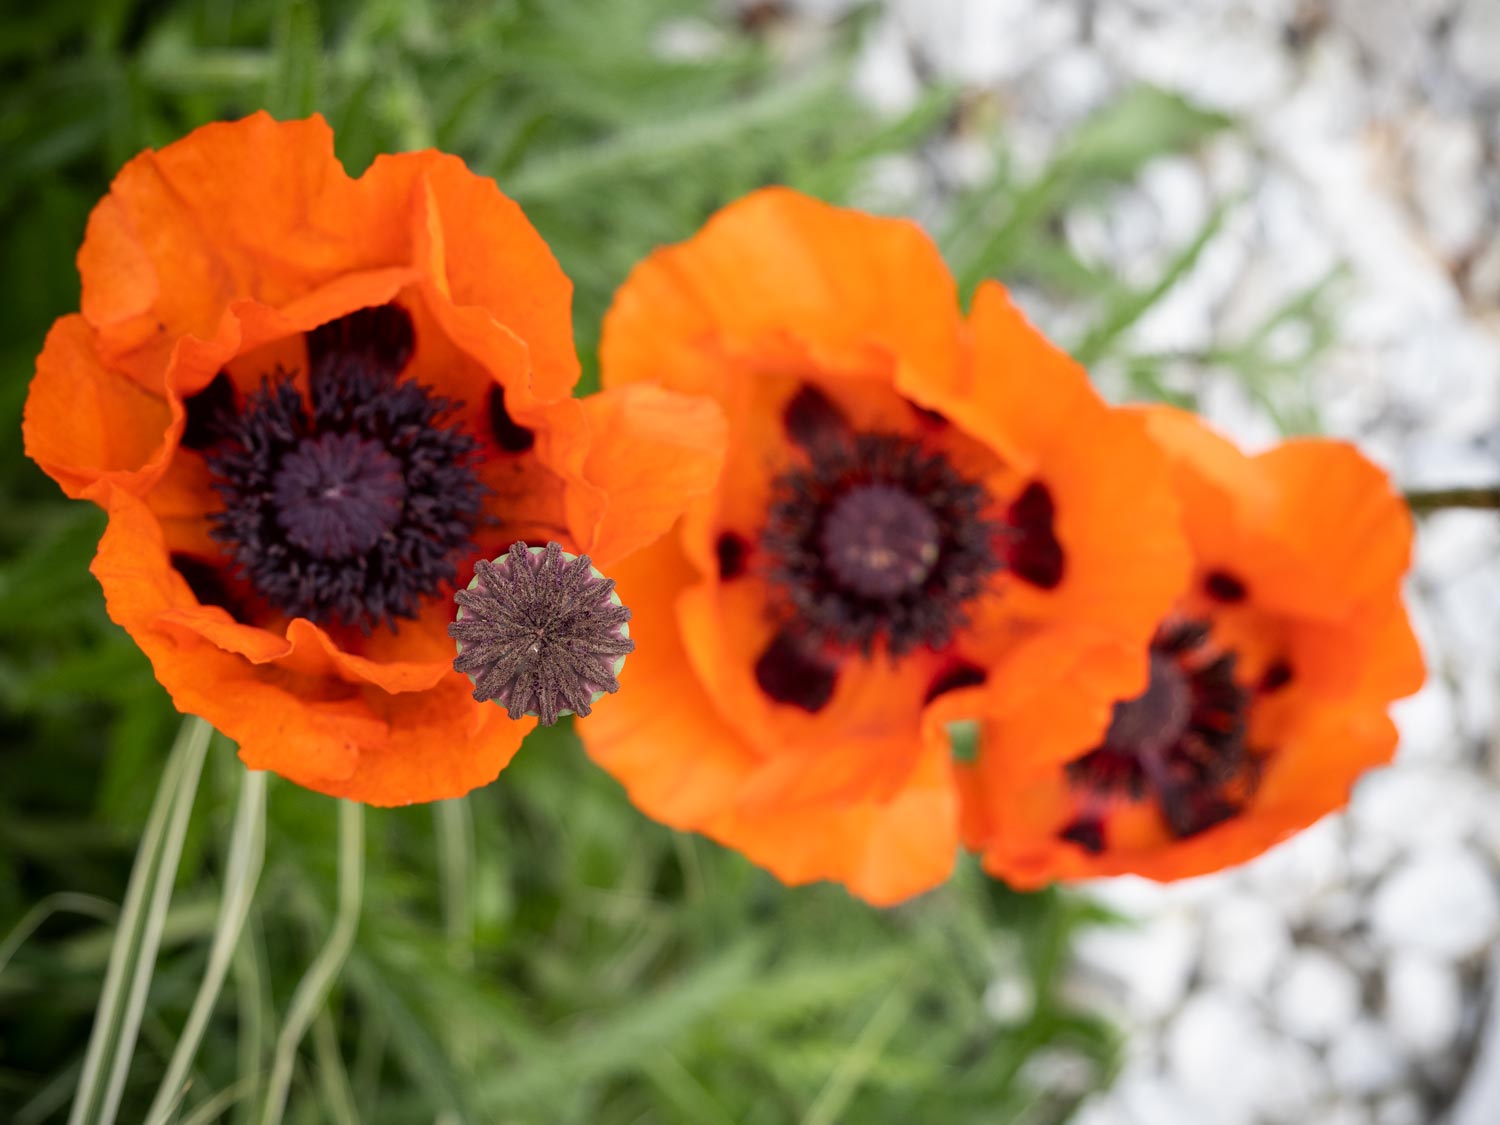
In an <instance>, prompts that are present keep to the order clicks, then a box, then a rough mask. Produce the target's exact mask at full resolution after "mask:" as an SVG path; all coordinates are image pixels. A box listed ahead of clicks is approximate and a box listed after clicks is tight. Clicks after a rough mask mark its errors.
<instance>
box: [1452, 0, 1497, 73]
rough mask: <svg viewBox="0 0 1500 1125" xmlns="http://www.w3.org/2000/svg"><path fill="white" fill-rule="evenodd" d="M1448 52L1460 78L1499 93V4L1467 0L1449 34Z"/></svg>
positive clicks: (1483, 0)
mask: <svg viewBox="0 0 1500 1125" xmlns="http://www.w3.org/2000/svg"><path fill="white" fill-rule="evenodd" d="M1448 50H1449V52H1450V53H1451V55H1452V58H1453V66H1454V67H1455V69H1457V71H1458V72H1459V74H1460V75H1462V76H1463V77H1464V78H1466V79H1468V81H1470V82H1472V83H1473V84H1474V85H1476V86H1478V87H1480V88H1481V89H1486V90H1495V89H1500V67H1497V66H1496V65H1495V63H1496V60H1497V59H1500V4H1495V3H1493V2H1492V0H1468V3H1466V4H1465V5H1464V6H1463V8H1462V10H1461V13H1460V15H1459V17H1458V19H1457V21H1455V23H1454V25H1453V27H1452V28H1450V29H1449V31H1448Z"/></svg>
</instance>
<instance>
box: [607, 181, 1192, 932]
mask: <svg viewBox="0 0 1500 1125" xmlns="http://www.w3.org/2000/svg"><path fill="white" fill-rule="evenodd" d="M601 365H602V370H603V378H604V382H605V385H606V386H608V387H610V388H615V389H618V388H625V387H630V386H636V385H640V384H641V383H642V382H647V381H660V382H662V383H664V384H665V385H666V386H668V387H670V388H672V389H675V390H679V391H685V392H691V393H697V394H704V395H708V396H711V397H712V398H714V399H715V400H717V401H718V402H719V403H721V404H722V405H723V406H724V408H725V413H726V415H727V416H728V417H729V419H730V422H729V428H730V432H729V448H728V454H727V459H726V462H725V469H724V474H723V477H722V478H721V482H720V484H719V486H718V488H717V490H716V491H715V492H714V493H713V494H712V495H711V496H709V497H707V498H705V499H704V500H702V501H700V502H696V503H695V504H694V505H693V507H692V508H690V509H689V512H688V514H687V515H686V516H685V517H684V518H683V521H682V523H681V524H680V526H679V528H678V530H677V532H676V533H675V534H674V535H672V536H670V537H668V538H664V539H662V540H661V541H659V542H658V543H657V544H655V545H654V546H653V547H651V548H649V549H647V550H645V551H643V552H641V553H640V554H638V555H636V556H634V557H633V558H632V559H630V560H628V561H627V562H626V563H624V564H623V565H621V566H618V567H616V568H615V569H614V570H613V571H612V572H611V573H612V575H613V577H614V578H615V579H616V581H617V582H618V584H619V590H620V593H621V596H622V597H623V598H624V600H625V602H626V603H627V604H628V605H630V607H631V609H632V611H633V614H634V616H633V618H632V622H631V630H632V636H633V637H634V638H635V639H636V641H637V644H638V648H637V650H636V653H635V655H634V656H632V657H631V660H630V663H629V664H628V665H627V666H626V668H625V670H624V672H623V673H622V675H621V683H622V685H623V688H624V690H623V691H622V693H621V695H620V696H619V697H618V698H617V699H615V700H613V701H611V704H610V706H609V707H608V708H602V709H601V710H600V712H599V713H598V714H596V715H595V716H593V717H592V718H590V719H589V720H587V721H586V722H583V723H580V724H579V730H580V733H581V735H582V737H583V739H584V742H585V744H586V745H587V747H588V749H589V751H590V753H591V754H592V755H593V757H594V758H595V759H596V760H597V761H599V762H600V763H601V764H602V765H603V766H604V767H605V768H606V769H608V770H609V771H611V772H612V773H613V774H614V775H615V776H616V777H617V778H619V779H620V780H621V781H622V782H623V783H624V785H625V786H626V788H627V789H628V790H629V793H630V795H631V797H632V798H633V799H634V800H635V802H636V803H637V804H638V805H639V806H640V807H641V808H642V809H643V810H644V811H646V812H647V813H649V814H650V815H652V816H654V817H656V818H658V819H660V820H663V821H665V822H667V823H669V824H672V825H674V826H678V827H682V828H690V829H696V830H698V831H701V832H704V833H706V834H707V835H709V836H711V837H713V838H715V839H717V840H719V841H721V842H723V843H725V844H728V845H730V846H732V847H735V848H738V849H740V850H741V851H743V852H744V853H745V854H746V855H748V856H749V857H750V858H751V859H752V860H754V861H756V862H758V863H760V864H762V865H764V866H766V867H768V868H769V869H771V870H772V871H773V872H775V873H776V874H777V875H778V876H780V877H781V878H782V879H783V880H785V881H787V882H790V883H801V882H806V881H811V880H816V879H832V880H837V881H840V882H842V883H844V884H846V885H847V886H848V887H849V889H850V890H852V891H853V892H854V893H856V894H858V895H861V896H863V897H864V898H866V899H868V900H870V901H872V902H877V903H886V902H893V901H896V900H899V899H901V898H904V897H907V896H909V895H912V894H915V893H917V892H918V891H921V890H924V889H927V888H929V887H932V886H934V885H936V884H938V883H940V882H941V881H942V880H943V879H944V878H946V876H947V874H948V872H949V870H950V869H951V867H952V864H953V861H954V857H955V854H956V850H957V846H958V838H959V833H958V825H959V814H958V793H957V788H956V785H955V782H954V778H953V774H952V769H951V765H950V746H949V739H948V735H947V727H946V724H947V722H948V721H950V720H952V719H956V718H959V717H961V716H965V715H969V714H972V713H976V712H977V710H978V709H980V708H981V707H982V706H988V705H990V704H992V703H994V704H999V703H1003V702H1004V701H1005V700H1006V699H1007V698H1008V697H1010V696H1014V695H1017V694H1020V695H1024V694H1026V693H1027V692H1028V691H1029V686H1028V685H1029V684H1030V682H1031V677H1032V675H1033V671H1034V668H1035V667H1036V666H1039V665H1044V666H1048V667H1051V666H1065V667H1068V668H1070V669H1072V671H1073V673H1074V676H1075V679H1076V683H1077V685H1078V690H1077V694H1078V704H1077V705H1078V706H1079V707H1080V708H1082V709H1084V710H1088V709H1089V708H1094V709H1096V710H1097V711H1098V712H1099V713H1100V714H1101V715H1103V714H1106V713H1107V712H1108V708H1109V702H1110V700H1111V699H1112V698H1116V697H1117V696H1118V693H1119V692H1121V691H1135V690H1139V687H1140V685H1141V684H1142V683H1143V682H1144V677H1145V665H1144V659H1143V656H1142V647H1143V645H1144V643H1145V641H1146V639H1147V638H1148V636H1149V634H1150V630H1151V629H1152V627H1153V626H1154V624H1155V622H1156V620H1157V618H1159V617H1160V615H1161V614H1162V613H1163V612H1165V610H1166V609H1167V607H1168V606H1169V605H1170V604H1171V601H1172V599H1173V598H1174V597H1175V596H1176V594H1177V593H1178V591H1179V589H1180V588H1181V585H1182V583H1183V582H1184V581H1185V580H1186V571H1187V555H1186V547H1185V545H1184V544H1183V543H1182V542H1181V540H1180V536H1179V534H1178V532H1177V530H1176V528H1177V517H1176V508H1175V505H1174V503H1173V500H1172V498H1171V494H1170V491H1171V490H1170V486H1169V484H1168V482H1167V478H1166V466H1165V461H1164V459H1163V458H1162V457H1161V455H1160V453H1159V452H1158V451H1157V450H1156V449H1155V447H1154V446H1153V445H1152V444H1151V443H1150V442H1149V441H1148V440H1146V438H1145V436H1144V435H1143V434H1141V433H1140V432H1139V428H1138V427H1136V426H1135V425H1133V424H1132V423H1131V422H1130V421H1129V420H1128V419H1124V418H1120V417H1117V416H1116V415H1115V414H1114V413H1112V412H1111V411H1110V410H1109V409H1107V408H1106V407H1105V405H1104V404H1103V403H1102V402H1101V401H1100V400H1099V398H1098V397H1097V396H1096V395H1095V394H1094V392H1093V391H1092V390H1091V389H1090V387H1089V385H1088V382H1087V379H1086V378H1085V376H1084V373H1083V372H1082V371H1081V370H1080V369H1079V368H1078V367H1077V365H1076V364H1074V363H1073V362H1072V361H1071V360H1069V359H1068V358H1067V357H1066V356H1065V355H1064V354H1063V353H1061V352H1060V351H1058V350H1057V349H1056V348H1054V347H1053V346H1052V345H1050V344H1049V343H1048V342H1047V341H1046V340H1045V339H1043V338H1042V337H1041V336H1040V335H1039V334H1038V333H1037V332H1036V330H1035V329H1033V328H1032V327H1031V326H1030V325H1029V324H1028V323H1027V322H1026V321H1025V320H1024V318H1022V316H1021V315H1020V313H1019V312H1017V310H1016V309H1015V308H1014V306H1013V305H1011V303H1010V301H1009V299H1008V298H1007V296H1006V295H1005V292H1004V290H1003V289H1001V288H1000V287H999V286H997V285H991V286H987V287H985V288H984V289H982V290H981V292H980V293H979V295H978V297H977V299H976V302H975V306H974V311H973V314H972V316H971V317H970V318H969V319H968V320H967V321H966V320H965V319H964V318H963V317H962V315H961V314H960V312H959V308H958V299H957V294H956V291H955V286H954V283H953V280H952V277H951V276H950V274H949V273H948V271H947V269H946V267H945V266H944V264H943V262H942V259H941V257H940V256H939V254H938V252H937V249H936V248H935V247H934V246H933V244H932V242H931V241H930V240H929V239H928V238H927V237H926V236H925V235H924V234H923V233H922V232H921V231H920V230H919V229H918V228H917V227H916V226H915V225H913V224H912V223H909V222H905V221H899V220H892V219H882V218H875V217H872V216H868V215H862V214H859V213H857V212H853V211H845V210H840V209H838V208H834V207H830V206H827V205H825V204H822V203H819V202H816V201H814V200H811V199H808V198H806V197H803V196H800V195H798V194H796V193H794V192H791V191H787V190H784V189H769V190H765V191H761V192H757V193H755V194H753V195H751V196H748V197H746V198H745V199H742V200H740V201H739V202H737V203H734V204H732V205H730V206H729V207H727V208H726V209H725V210H723V211H722V212H720V213H719V214H718V215H717V216H716V217H715V218H713V219H711V220H710V221H709V223H708V225H707V226H706V227H705V228H704V229H703V230H702V231H701V232H700V233H699V234H698V235H697V236H696V237H694V238H693V239H691V240H690V241H688V242H687V243H684V244H682V245H680V246H676V247H671V248H667V249H664V250H661V251H658V252H657V253H655V254H654V255H652V256H651V257H650V258H648V259H647V260H646V261H645V262H643V263H642V264H641V265H640V266H638V267H637V268H636V270H635V271H634V272H633V273H632V274H631V276H630V277H629V279H628V280H627V281H626V283H625V285H624V286H623V287H622V288H621V290H620V291H619V293H618V294H617V296H616V298H615V302H614V306H613V308H612V309H611V310H610V312H609V314H608V316H607V318H606V320H605V324H604V336H603V342H602V347H601ZM1142 529H1147V530H1146V531H1145V532H1144V533H1143V531H1142ZM1158 529H1159V530H1158Z"/></svg>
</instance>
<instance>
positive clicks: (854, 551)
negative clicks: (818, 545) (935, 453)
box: [822, 484, 941, 598]
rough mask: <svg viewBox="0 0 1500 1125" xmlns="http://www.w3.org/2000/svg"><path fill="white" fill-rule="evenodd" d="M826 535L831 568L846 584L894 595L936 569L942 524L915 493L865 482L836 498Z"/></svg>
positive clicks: (825, 524) (863, 592)
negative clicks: (940, 525) (939, 524)
mask: <svg viewBox="0 0 1500 1125" xmlns="http://www.w3.org/2000/svg"><path fill="white" fill-rule="evenodd" d="M822 538H823V552H824V557H825V559H826V561H827V564H828V569H829V570H830V571H832V572H833V575H834V577H835V579H837V581H838V583H839V585H840V586H842V587H843V588H844V589H846V590H849V591H851V592H852V593H855V594H859V595H861V596H863V597H867V598H894V597H896V596H898V595H900V594H904V593H906V592H907V591H908V590H912V589H915V588H916V587H917V586H920V585H921V584H922V583H923V582H924V581H925V580H926V578H927V576H928V575H929V574H931V573H932V568H933V566H934V565H936V563H937V561H938V553H939V550H938V544H939V542H940V540H941V528H939V526H938V521H937V518H936V517H935V516H934V515H933V514H932V512H931V511H930V510H929V509H928V507H927V505H926V504H924V503H922V501H920V500H918V499H917V498H916V497H915V496H913V495H912V494H911V493H909V492H906V491H905V490H903V489H900V488H895V487H892V486H891V485H888V484H863V485H857V486H856V487H854V488H852V489H850V490H849V491H848V492H846V493H845V494H844V495H843V496H841V497H839V499H838V500H836V501H835V502H834V503H833V506H832V507H831V508H830V509H829V511H828V515H827V517H826V518H825V519H824V521H823V536H822Z"/></svg>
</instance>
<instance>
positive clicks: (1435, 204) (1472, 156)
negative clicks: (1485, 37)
mask: <svg viewBox="0 0 1500 1125" xmlns="http://www.w3.org/2000/svg"><path fill="white" fill-rule="evenodd" d="M1495 61H1500V60H1495ZM1491 65H1492V66H1493V65H1494V61H1492V63H1491ZM1411 150H1412V151H1411V179H1412V184H1413V187H1414V188H1415V193H1414V194H1415V196H1416V204H1417V208H1418V210H1419V211H1420V212H1421V215H1422V221H1423V223H1424V225H1425V226H1426V228H1427V236H1428V238H1430V239H1431V240H1432V244H1433V247H1434V249H1436V250H1437V252H1438V253H1439V254H1441V255H1442V256H1443V257H1444V258H1446V259H1448V260H1449V261H1456V260H1457V259H1459V258H1460V257H1462V256H1463V255H1465V254H1467V253H1468V252H1469V251H1470V250H1471V249H1473V248H1474V247H1475V246H1476V244H1477V243H1478V240H1479V239H1480V237H1482V235H1483V233H1484V229H1485V225H1486V215H1485V199H1484V194H1483V192H1482V190H1481V184H1482V182H1483V181H1482V179H1481V173H1482V170H1483V167H1484V160H1485V156H1484V138H1483V137H1482V136H1481V135H1480V132H1479V129H1478V128H1477V127H1476V126H1475V124H1474V123H1473V122H1471V121H1468V120H1466V119H1464V118H1456V117H1436V116H1433V115H1427V116H1424V117H1422V118H1419V119H1418V120H1417V121H1415V122H1414V123H1413V125H1412V127H1411Z"/></svg>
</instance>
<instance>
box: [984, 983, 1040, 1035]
mask: <svg viewBox="0 0 1500 1125" xmlns="http://www.w3.org/2000/svg"><path fill="white" fill-rule="evenodd" d="M1035 1005H1036V988H1035V987H1034V986H1033V985H1032V983H1031V981H1030V979H1029V978H1027V977H1024V976H1020V975H1017V974H1013V973H1005V974H1002V975H1000V976H997V977H996V978H995V979H994V980H992V981H990V983H989V986H988V987H987V988H985V990H984V1010H985V1012H986V1013H987V1014H988V1015H989V1017H990V1019H992V1020H994V1021H995V1022H996V1023H1000V1024H1015V1023H1020V1022H1021V1021H1023V1020H1025V1019H1026V1018H1027V1017H1028V1016H1030V1015H1031V1010H1032V1008H1033V1007H1035Z"/></svg>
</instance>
